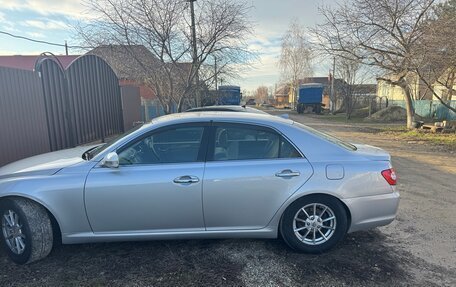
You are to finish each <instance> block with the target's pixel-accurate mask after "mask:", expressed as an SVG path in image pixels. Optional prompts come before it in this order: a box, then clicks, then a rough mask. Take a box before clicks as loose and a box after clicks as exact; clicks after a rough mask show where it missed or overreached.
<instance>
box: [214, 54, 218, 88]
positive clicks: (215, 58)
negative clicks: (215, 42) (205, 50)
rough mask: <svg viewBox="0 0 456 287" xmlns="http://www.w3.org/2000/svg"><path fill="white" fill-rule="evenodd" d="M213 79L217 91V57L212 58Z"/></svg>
mask: <svg viewBox="0 0 456 287" xmlns="http://www.w3.org/2000/svg"><path fill="white" fill-rule="evenodd" d="M214 69H215V71H214V73H215V74H214V79H215V90H216V91H217V90H218V83H217V82H218V79H217V57H216V56H214Z"/></svg>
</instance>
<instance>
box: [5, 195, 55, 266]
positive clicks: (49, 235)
mask: <svg viewBox="0 0 456 287" xmlns="http://www.w3.org/2000/svg"><path fill="white" fill-rule="evenodd" d="M0 228H1V230H0V239H1V245H3V247H4V249H5V250H6V253H7V254H8V256H9V257H10V258H11V260H12V261H14V262H15V263H17V264H27V263H31V262H33V261H36V260H39V259H42V258H44V257H46V256H47V255H48V254H49V253H50V252H51V250H52V245H53V232H52V224H51V220H50V218H49V215H48V213H47V212H46V210H45V209H44V208H43V207H42V206H40V205H39V204H37V203H35V202H33V201H30V200H28V199H24V198H14V199H4V200H0Z"/></svg>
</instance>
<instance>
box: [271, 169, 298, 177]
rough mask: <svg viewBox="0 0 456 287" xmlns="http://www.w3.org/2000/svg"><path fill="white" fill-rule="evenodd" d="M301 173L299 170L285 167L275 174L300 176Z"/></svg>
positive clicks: (278, 175) (279, 175)
mask: <svg viewBox="0 0 456 287" xmlns="http://www.w3.org/2000/svg"><path fill="white" fill-rule="evenodd" d="M300 175H301V173H300V172H299V171H292V170H290V169H285V170H282V171H281V172H278V173H276V174H275V176H277V177H294V176H300Z"/></svg>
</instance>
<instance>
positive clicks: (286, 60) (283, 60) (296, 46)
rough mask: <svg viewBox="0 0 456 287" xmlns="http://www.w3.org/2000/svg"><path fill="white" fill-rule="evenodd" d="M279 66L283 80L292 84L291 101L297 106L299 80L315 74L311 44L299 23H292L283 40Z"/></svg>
mask: <svg viewBox="0 0 456 287" xmlns="http://www.w3.org/2000/svg"><path fill="white" fill-rule="evenodd" d="M279 66H280V69H281V73H282V75H281V76H282V80H283V81H284V82H288V83H290V87H291V93H292V95H293V99H291V101H292V104H293V105H295V103H296V92H297V90H298V88H299V87H298V85H299V80H300V79H302V78H304V77H310V76H312V74H313V69H312V51H311V48H310V44H309V41H308V39H307V36H306V31H305V29H304V27H302V26H301V25H300V24H299V23H298V22H297V21H293V22H291V24H290V27H289V28H288V30H287V32H286V33H285V35H284V36H283V38H282V50H281V53H280V60H279Z"/></svg>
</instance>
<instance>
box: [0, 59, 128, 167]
mask: <svg viewBox="0 0 456 287" xmlns="http://www.w3.org/2000/svg"><path fill="white" fill-rule="evenodd" d="M36 70H37V72H39V73H34V72H31V71H25V70H16V69H10V68H1V67H0V111H1V113H0V134H1V137H2V139H1V141H0V150H1V153H0V166H1V165H3V164H5V163H8V162H11V161H14V160H17V159H21V158H24V157H27V156H30V155H34V154H38V153H42V152H47V151H54V150H59V149H64V148H69V147H73V146H76V145H80V144H84V143H88V142H93V141H97V140H104V139H105V138H106V137H109V136H112V135H114V134H119V133H122V132H123V117H122V106H121V105H122V104H121V97H120V88H119V81H118V79H117V77H116V75H115V73H114V72H113V70H112V69H111V68H110V66H109V65H108V64H107V63H106V62H105V61H104V60H102V59H101V58H99V57H97V56H94V55H85V56H82V57H79V58H77V59H76V60H75V61H74V62H73V63H72V64H71V65H70V66H69V67H68V68H67V70H66V71H65V70H63V68H62V66H61V65H59V63H58V62H56V61H55V60H54V59H52V58H43V59H41V60H39V62H37V66H36ZM38 75H40V77H39V76H38Z"/></svg>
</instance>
